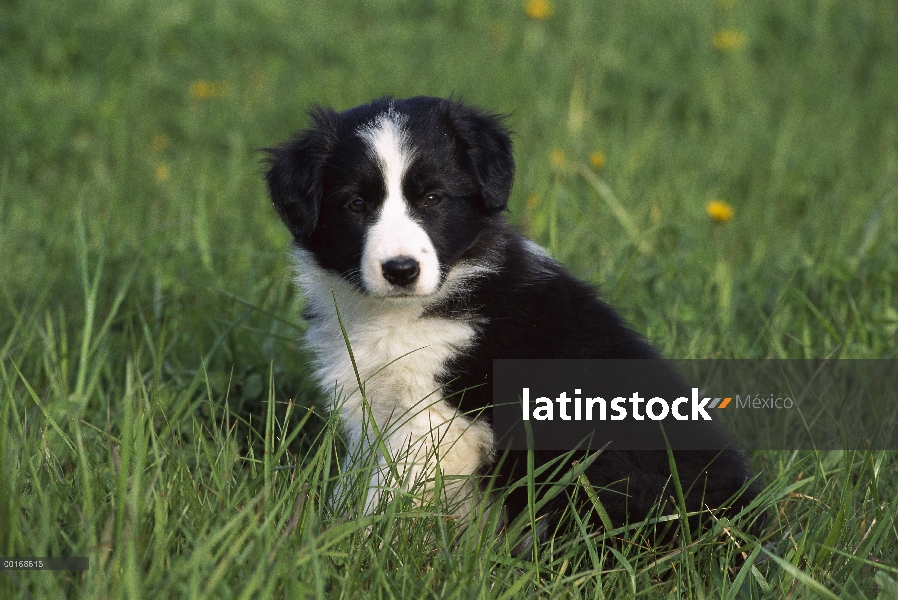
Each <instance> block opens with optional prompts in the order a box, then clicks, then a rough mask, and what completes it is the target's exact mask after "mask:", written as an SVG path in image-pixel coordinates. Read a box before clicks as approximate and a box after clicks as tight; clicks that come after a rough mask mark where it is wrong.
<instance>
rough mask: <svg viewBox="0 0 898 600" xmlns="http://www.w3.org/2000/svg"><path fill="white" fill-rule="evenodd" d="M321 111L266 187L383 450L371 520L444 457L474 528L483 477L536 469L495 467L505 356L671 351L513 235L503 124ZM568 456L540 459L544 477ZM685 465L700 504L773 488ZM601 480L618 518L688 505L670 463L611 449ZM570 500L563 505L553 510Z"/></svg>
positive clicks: (319, 370)
mask: <svg viewBox="0 0 898 600" xmlns="http://www.w3.org/2000/svg"><path fill="white" fill-rule="evenodd" d="M310 114H311V119H312V124H311V127H309V128H308V129H306V130H305V131H302V132H300V133H299V134H298V135H297V136H296V137H295V138H294V139H293V140H291V141H289V142H286V143H285V144H283V145H281V146H279V147H277V148H273V149H269V150H268V151H267V152H268V153H269V170H268V172H267V183H268V189H269V192H270V194H271V200H272V202H273V204H274V207H275V208H276V209H277V212H278V214H279V215H280V217H281V218H282V219H283V221H284V223H285V224H286V225H287V228H288V229H289V230H290V233H291V234H292V236H293V241H294V257H295V261H296V271H297V282H298V284H299V286H300V288H301V290H302V292H303V294H304V296H305V299H306V312H305V315H304V316H305V317H306V318H307V319H308V321H309V327H308V331H307V334H306V342H307V344H308V346H309V347H310V348H311V349H312V350H313V352H314V354H315V357H316V358H315V364H314V372H315V375H316V377H317V380H318V383H319V385H320V387H321V389H322V390H323V391H324V392H325V393H326V394H329V395H331V396H334V395H336V396H337V397H339V398H340V401H339V402H338V403H337V404H336V405H335V406H333V407H332V410H339V417H340V419H341V422H342V425H343V427H344V430H345V433H346V436H347V438H348V439H347V442H348V445H349V448H350V455H353V454H355V453H356V452H357V451H365V450H370V451H372V452H375V453H377V454H378V456H379V457H380V458H379V461H380V462H379V465H380V467H379V468H375V469H374V470H373V475H372V478H371V481H370V483H369V484H368V490H369V493H368V500H367V505H366V509H367V510H368V511H371V510H373V509H374V508H375V507H376V505H377V503H378V500H379V498H380V495H379V492H380V490H381V489H382V488H384V487H388V486H390V485H393V484H395V482H391V480H390V478H391V473H392V474H393V475H395V474H397V471H398V475H399V477H400V478H401V479H402V480H403V481H402V482H400V483H401V485H404V486H410V485H411V483H412V482H415V481H422V480H428V479H429V480H431V481H432V480H433V479H434V475H435V473H436V466H435V465H436V464H437V461H438V464H439V469H440V473H441V475H442V477H443V478H444V479H443V481H444V486H443V491H444V493H447V494H448V496H449V498H451V499H453V500H455V501H457V503H459V504H460V512H461V513H463V514H462V518H463V519H468V518H470V517H471V513H472V511H473V510H474V505H473V498H474V497H475V496H476V492H477V488H478V484H477V483H476V482H477V481H478V479H477V478H476V477H470V476H473V475H478V474H485V473H493V472H494V473H497V476H498V478H499V481H498V483H500V484H502V483H509V482H512V481H515V480H517V479H518V478H520V477H522V476H523V473H524V472H525V469H524V465H525V464H526V463H525V461H523V460H521V457H520V455H518V456H514V455H512V456H508V457H505V459H504V460H502V461H501V464H500V465H498V467H497V465H496V464H495V462H496V460H497V456H496V454H497V453H496V452H495V451H494V439H493V432H492V428H491V425H490V421H489V418H490V416H491V415H490V410H489V408H490V407H491V406H492V360H493V359H494V358H617V359H620V358H657V357H658V354H657V352H656V351H655V350H654V349H653V348H652V347H651V346H650V345H649V344H647V343H646V342H645V341H644V340H643V339H642V338H641V337H640V336H639V335H637V334H636V333H634V332H633V331H631V330H630V329H629V328H628V327H627V326H626V325H625V324H624V323H623V321H622V320H621V318H620V317H619V316H618V315H617V314H616V313H615V312H614V310H613V309H612V308H610V307H609V306H608V305H607V304H605V303H603V302H602V301H601V300H600V299H598V298H597V297H596V293H595V291H594V290H593V289H592V288H591V287H589V286H588V285H586V284H584V283H582V282H580V281H578V280H577V279H575V278H574V277H573V276H572V275H570V274H569V273H568V272H567V271H566V270H565V269H564V268H563V267H562V266H561V265H560V264H558V263H557V262H556V261H554V260H553V259H552V258H550V257H549V256H548V254H546V252H545V251H544V250H543V249H542V248H541V247H540V246H538V245H537V244H535V243H533V242H531V241H529V240H527V239H525V238H523V237H522V236H521V235H520V234H518V233H516V232H515V231H513V230H512V229H511V228H509V226H508V225H507V224H506V222H505V220H504V218H503V215H502V213H503V211H505V209H506V205H507V203H508V197H509V192H510V190H511V185H512V179H513V176H514V160H513V158H512V148H511V140H510V139H509V132H508V130H507V129H506V128H505V127H504V126H503V124H502V121H501V119H500V118H499V117H497V116H495V115H492V114H488V113H486V112H484V111H481V110H479V109H476V108H473V107H471V106H467V105H465V104H462V103H460V102H456V101H453V100H445V99H440V98H428V97H416V98H410V99H406V100H393V99H389V98H387V99H380V100H375V101H373V102H371V103H370V104H365V105H362V106H359V107H356V108H353V109H350V110H347V111H345V112H340V113H338V112H335V111H333V110H330V109H325V108H315V109H313V110H312V111H311V113H310ZM338 311H339V312H338ZM344 330H345V333H346V335H347V337H348V341H349V345H350V347H351V349H352V355H350V353H349V352H348V350H347V346H346V341H345V340H344V336H343V331H344ZM357 375H358V378H357ZM359 381H361V382H362V388H363V389H362V390H359ZM372 419H373V425H372V424H371V423H370V421H371V420H372ZM374 425H376V427H374ZM378 435H379V436H380V439H377V438H378ZM384 451H386V452H387V453H389V455H390V461H389V462H390V463H392V464H388V461H386V460H385V459H384V457H383V455H382V453H383V452H384ZM560 454H561V453H558V452H555V453H552V452H540V453H537V454H536V460H537V466H539V464H540V463H545V462H546V461H548V460H552V459H553V458H555V457H557V456H559V455H560ZM675 456H676V460H677V468H678V472H679V477H680V480H681V482H682V486H683V489H684V490H685V492H688V493H687V497H686V502H687V508H688V510H690V511H698V510H702V509H704V508H705V507H706V506H708V507H712V508H718V507H722V506H724V505H725V504H727V503H729V505H730V510H734V511H735V510H738V509H739V508H741V507H744V506H745V505H746V504H747V503H748V502H750V501H751V499H752V498H754V497H755V496H756V495H757V493H758V488H757V486H756V485H755V484H752V485H748V483H747V482H748V481H749V480H750V472H749V470H748V468H747V465H746V461H745V459H744V457H743V456H742V455H741V454H739V453H738V452H736V451H732V450H727V451H723V452H677V453H675ZM397 467H398V469H397ZM585 474H586V476H587V478H588V479H589V481H590V482H591V483H592V484H593V485H595V486H597V488H598V489H597V491H598V493H599V497H600V498H601V500H602V502H603V504H604V507H605V509H606V512H607V513H608V516H609V517H610V518H611V520H612V521H613V522H614V523H615V524H616V525H619V524H622V523H624V522H627V521H628V520H630V521H638V520H642V519H644V518H645V517H646V516H647V515H648V514H649V512H650V511H651V509H652V507H653V505H655V503H656V501H657V500H658V498H659V497H662V498H667V497H670V496H671V495H673V491H672V487H671V486H670V475H671V474H670V469H669V463H668V456H667V454H666V453H665V452H651V451H622V450H609V451H605V452H604V453H602V454H601V455H600V456H599V457H598V459H596V460H595V462H593V463H592V464H591V465H590V466H589V467H588V469H587V471H586V473H585ZM453 476H462V477H453ZM431 489H432V487H431ZM566 503H567V499H566V498H565V497H564V495H563V494H562V495H560V496H557V497H556V498H555V499H554V500H553V502H550V503H549V505H548V506H547V508H546V513H547V514H549V515H551V514H556V515H557V514H558V512H560V509H561V508H563V507H564V506H565V505H566ZM526 507H527V492H526V489H520V488H519V489H517V490H516V491H514V492H512V493H511V494H510V496H509V497H508V498H507V500H506V509H507V510H508V514H509V517H514V516H515V515H516V514H518V513H520V512H522V511H524V510H526Z"/></svg>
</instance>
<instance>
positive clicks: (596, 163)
mask: <svg viewBox="0 0 898 600" xmlns="http://www.w3.org/2000/svg"><path fill="white" fill-rule="evenodd" d="M589 164H591V165H592V168H593V169H595V170H596V171H601V170H602V168H603V167H604V166H605V153H603V152H598V151H596V152H593V153H592V154H590V155H589Z"/></svg>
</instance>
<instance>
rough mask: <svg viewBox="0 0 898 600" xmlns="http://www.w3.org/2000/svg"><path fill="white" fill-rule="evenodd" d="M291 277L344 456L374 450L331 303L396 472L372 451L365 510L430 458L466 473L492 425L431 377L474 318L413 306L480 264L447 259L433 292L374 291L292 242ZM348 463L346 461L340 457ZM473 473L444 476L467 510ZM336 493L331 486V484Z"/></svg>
mask: <svg viewBox="0 0 898 600" xmlns="http://www.w3.org/2000/svg"><path fill="white" fill-rule="evenodd" d="M295 259H296V265H297V267H296V268H297V274H298V277H297V283H298V284H299V286H300V288H301V289H302V291H303V292H304V294H305V297H306V301H307V304H308V306H309V308H310V309H311V311H312V313H313V314H314V315H315V316H314V318H313V319H312V320H311V322H310V324H309V329H308V330H307V332H306V341H307V343H308V345H309V347H310V348H311V349H312V350H313V351H314V353H315V356H316V359H315V375H316V376H317V379H318V382H319V385H320V386H321V388H322V389H324V390H330V391H331V392H332V393H333V392H336V394H335V396H336V397H335V400H337V401H338V402H342V405H339V406H336V405H335V406H333V407H331V410H339V411H340V418H341V422H342V424H343V428H344V430H345V433H346V435H347V437H348V440H347V441H348V445H349V449H350V453H349V454H350V456H352V455H358V451H362V452H363V453H364V452H365V451H371V450H373V451H375V452H379V450H378V448H379V444H378V443H377V440H376V436H375V434H374V431H373V429H372V428H370V427H369V428H367V430H366V428H365V426H364V424H365V422H366V416H365V411H366V408H365V406H364V402H363V397H362V394H361V393H359V386H358V382H357V379H356V373H355V370H354V369H353V365H352V362H351V360H350V356H349V352H348V350H347V348H346V343H345V341H344V339H343V334H342V332H341V329H340V324H339V322H338V319H337V311H336V309H335V307H334V302H335V300H336V305H337V307H338V308H339V311H340V316H341V318H342V321H343V326H344V328H345V330H346V333H347V335H348V338H349V342H350V346H351V348H352V353H353V356H354V358H355V361H356V365H357V367H358V374H359V376H360V378H361V381H362V384H363V389H364V396H365V398H366V399H367V402H368V405H369V406H370V414H371V415H372V416H373V417H374V421H375V423H376V424H377V427H378V429H379V430H380V431H381V432H382V434H383V435H384V440H383V441H384V445H385V446H386V449H387V451H388V452H389V454H390V459H391V461H395V462H396V468H397V471H398V473H399V474H400V478H401V479H402V481H400V482H396V481H391V477H390V469H388V467H387V463H386V462H385V460H384V457H383V456H382V455H381V456H379V463H378V468H376V469H375V472H374V474H373V476H372V478H371V481H370V484H369V489H368V498H367V501H366V506H365V510H366V511H368V512H370V511H372V510H373V509H374V508H375V507H376V506H377V504H378V500H379V497H380V495H379V491H380V490H381V489H382V488H384V487H402V488H406V489H407V488H409V487H411V486H412V485H413V484H415V483H416V482H420V481H422V480H431V482H430V484H428V485H429V486H430V487H431V488H432V485H433V484H432V479H433V477H434V473H435V464H436V459H437V458H438V459H439V466H440V470H441V473H442V475H443V476H444V477H451V476H456V475H460V476H471V475H474V474H475V473H476V471H477V469H478V468H479V467H480V465H481V464H482V463H483V462H484V461H486V460H487V459H488V458H489V457H490V455H491V452H492V447H493V435H492V430H491V428H490V427H489V425H487V424H486V423H485V422H483V421H482V420H476V421H472V420H471V419H469V418H468V417H466V416H464V415H460V414H458V412H457V411H456V410H455V409H453V408H452V407H451V406H450V405H449V404H447V403H446V402H445V401H444V400H443V396H442V391H441V389H440V385H439V383H438V381H437V378H438V377H439V376H440V374H441V373H442V372H443V369H444V367H445V365H446V363H447V361H448V360H449V359H450V358H451V357H453V356H455V355H457V354H458V353H460V352H464V351H465V349H466V348H468V347H469V346H470V345H471V343H472V342H473V340H474V336H475V333H476V331H475V324H473V323H471V322H469V321H464V320H458V319H444V318H436V317H424V316H422V315H423V313H424V311H425V309H426V306H427V305H428V304H430V303H433V302H434V301H436V300H439V299H441V298H445V297H446V296H447V295H450V294H460V293H464V292H465V289H466V285H467V283H468V282H470V280H471V279H472V278H474V277H477V276H479V275H481V274H483V273H484V272H486V271H488V270H490V267H489V266H488V265H482V264H479V265H478V264H472V263H463V264H459V265H456V266H455V267H453V268H452V269H451V270H450V271H449V273H448V275H447V277H446V280H445V281H444V283H443V285H442V286H441V287H440V289H439V290H438V291H437V293H436V294H434V295H431V296H429V297H427V298H424V297H420V296H407V297H403V298H382V297H377V296H372V295H370V294H364V293H362V292H360V291H359V290H358V289H357V288H356V287H354V286H353V285H352V284H351V283H349V282H347V281H345V280H342V279H340V278H339V277H338V276H337V275H336V274H334V273H332V272H330V271H326V270H324V269H322V268H321V267H319V266H318V264H317V263H316V261H315V259H314V258H313V257H312V255H311V254H310V253H308V252H307V251H305V250H302V249H297V250H296V251H295ZM348 466H349V465H347V467H348ZM475 481H476V480H475V479H474V478H470V477H469V478H467V479H461V478H460V479H456V480H454V481H453V480H451V479H450V480H448V481H445V482H444V483H445V488H444V490H445V493H446V494H447V496H448V497H449V499H450V500H453V501H455V502H457V503H460V504H461V506H460V513H461V514H462V516H463V518H467V517H468V516H469V515H470V513H471V511H472V510H473V506H472V504H471V501H472V497H473V495H474V492H475V490H476V483H475ZM339 493H341V492H340V491H339V490H338V494H339Z"/></svg>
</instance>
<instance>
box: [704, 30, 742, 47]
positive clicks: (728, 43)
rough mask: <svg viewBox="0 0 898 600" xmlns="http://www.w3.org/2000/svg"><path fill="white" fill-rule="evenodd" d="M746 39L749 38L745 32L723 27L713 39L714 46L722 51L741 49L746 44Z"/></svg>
mask: <svg viewBox="0 0 898 600" xmlns="http://www.w3.org/2000/svg"><path fill="white" fill-rule="evenodd" d="M746 41H748V38H746V37H745V34H744V33H742V32H741V31H736V30H735V29H721V30H720V31H718V32H717V33H715V34H714V37H713V38H712V39H711V43H712V44H714V47H715V48H717V49H718V50H721V51H727V50H739V49H740V48H742V47H743V46H745V43H746Z"/></svg>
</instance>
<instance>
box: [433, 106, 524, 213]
mask: <svg viewBox="0 0 898 600" xmlns="http://www.w3.org/2000/svg"><path fill="white" fill-rule="evenodd" d="M446 119H447V121H448V126H449V128H450V129H451V130H452V131H453V132H454V133H455V142H456V147H457V149H458V154H459V159H460V160H461V161H462V164H463V165H465V166H466V167H467V168H468V169H469V170H470V172H471V173H472V174H473V175H474V178H475V180H476V181H477V183H478V185H479V187H480V196H481V197H482V198H483V202H484V204H485V205H486V208H487V210H489V211H490V212H499V211H502V210H505V208H506V207H507V206H508V195H509V194H510V193H511V183H512V181H513V180H514V157H513V156H512V153H511V137H510V132H509V130H508V129H507V128H506V127H505V125H504V124H503V123H502V121H503V117H501V116H500V115H495V114H490V113H487V112H484V111H481V110H479V109H476V108H473V107H470V106H466V105H464V104H461V103H459V102H452V103H451V104H449V106H448V110H447V114H446Z"/></svg>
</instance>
